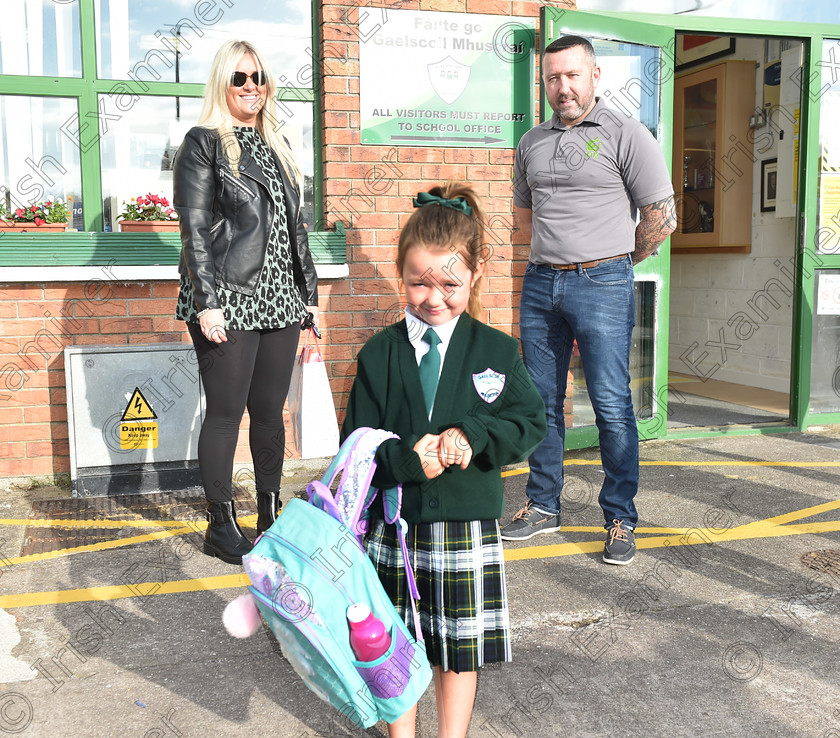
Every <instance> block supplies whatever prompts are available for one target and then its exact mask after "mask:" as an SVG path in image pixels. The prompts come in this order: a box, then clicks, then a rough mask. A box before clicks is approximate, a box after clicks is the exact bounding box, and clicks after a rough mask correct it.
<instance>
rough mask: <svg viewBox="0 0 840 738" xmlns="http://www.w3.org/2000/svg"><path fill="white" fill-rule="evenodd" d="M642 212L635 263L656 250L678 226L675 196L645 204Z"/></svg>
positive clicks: (634, 257) (634, 254)
mask: <svg viewBox="0 0 840 738" xmlns="http://www.w3.org/2000/svg"><path fill="white" fill-rule="evenodd" d="M640 212H641V219H640V221H639V225H637V226H636V250H635V251H634V252H633V254H632V256H633V263H634V264H638V263H639V262H640V261H642V259H646V258H647V257H648V256H650V255H651V254H652V253H653V252H654V251H656V249H658V248H659V247H660V246H661V245H662V242H663V241H664V240H665V239H666V238H668V236H670V235H671V234H672V233H673V232H674V230H675V229H676V227H677V208H676V206H675V205H674V198H673V196H671V197H666V198H665V199H664V200H660V201H659V202H655V203H652V204H651V205H645V206H643V207H642V208H641V209H640Z"/></svg>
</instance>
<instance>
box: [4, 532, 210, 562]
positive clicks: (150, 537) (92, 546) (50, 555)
mask: <svg viewBox="0 0 840 738" xmlns="http://www.w3.org/2000/svg"><path fill="white" fill-rule="evenodd" d="M194 532H195V529H194V528H192V527H191V526H185V525H183V524H182V525H181V527H180V528H175V529H173V530H164V531H160V532H159V533H147V534H146V535H142V536H131V537H130V538H118V539H117V540H115V541H100V542H99V543H87V544H85V545H84V546H74V547H73V548H63V549H59V550H57V551H44V552H43V553H37V554H29V555H28V556H16V557H15V558H12V559H2V563H3V565H4V566H11V565H12V564H27V563H30V562H33V561H45V560H47V559H57V558H61V557H62V556H67V555H69V554H77V553H85V552H87V551H107V550H108V549H111V548H122V547H123V546H128V545H130V544H133V543H148V542H149V541H158V540H160V539H162V538H171V537H172V536H176V535H181V534H182V533H194Z"/></svg>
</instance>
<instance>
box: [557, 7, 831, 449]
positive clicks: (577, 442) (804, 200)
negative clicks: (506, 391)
mask: <svg viewBox="0 0 840 738" xmlns="http://www.w3.org/2000/svg"><path fill="white" fill-rule="evenodd" d="M552 14H555V15H554V16H553V17H552ZM543 16H547V17H548V20H549V22H550V21H551V20H553V21H554V25H553V28H554V31H553V35H552V33H551V31H552V27H551V26H549V25H542V26H541V27H542V28H543V29H545V31H544V37H545V38H547V39H549V40H550V39H551V38H553V37H556V36H557V35H561V34H562V33H579V34H581V35H586V36H596V37H601V38H610V39H614V40H619V41H628V42H633V43H642V44H646V45H658V46H661V47H662V48H663V50H664V51H663V58H665V57H668V59H667V61H668V64H669V65H670V66H668V67H666V66H665V65H663V66H662V77H663V84H662V101H661V106H662V114H661V116H660V121H661V125H662V126H663V135H662V139H661V140H662V144H663V150H664V151H665V154H666V156H668V161H669V164H670V153H671V143H672V121H673V58H674V55H673V51H674V48H675V34H676V33H677V32H678V31H680V32H682V31H685V32H696V33H711V34H717V35H730V36H733V35H737V36H777V37H780V38H796V39H799V40H801V41H802V42H803V43H804V59H803V74H802V85H803V87H804V91H803V95H802V108H801V119H800V131H801V133H800V155H799V167H800V169H799V179H798V181H799V183H800V184H799V192H798V209H799V213H800V224H799V225H800V227H799V228H798V229H797V239H798V243H797V244H796V283H795V290H796V291H795V296H794V303H793V318H792V320H793V330H792V346H791V378H790V387H791V390H790V423H789V424H775V425H766V426H761V427H756V428H737V429H736V428H732V429H724V430H722V431H721V430H716V431H702V432H700V431H698V432H693V431H680V432H671V433H668V434H667V435H668V436H669V437H688V436H692V437H698V436H713V435H721V434H726V433H728V434H736V433H737V434H749V433H773V432H783V431H789V430H790V429H791V427H792V426H793V427H796V428H797V429H799V430H805V429H806V428H807V427H808V426H809V425H815V424H836V423H840V412H838V413H811V412H810V409H809V399H810V389H811V348H812V347H811V343H812V333H813V331H812V316H813V310H814V294H815V282H816V269H815V268H814V266H815V265H818V266H819V268H820V269H840V253H835V254H817V253H816V246H815V242H816V237H817V231H818V225H819V175H820V171H819V152H820V113H821V108H820V98H821V96H822V94H823V93H824V91H825V89H826V84H827V83H831V82H836V80H835V79H832V75H835V76H836V75H837V65H836V63H833V60H829V61H825V60H823V58H822V55H823V42H824V41H834V40H838V39H840V25H834V24H831V25H829V24H822V23H791V22H787V21H784V22H783V21H762V20H751V19H738V18H716V17H709V16H694V15H685V14H680V15H661V14H648V13H624V12H617V11H611V12H602V13H598V14H594V13H584V12H581V11H572V10H562V9H556V8H546V9H544V13H543ZM663 32H664V34H665V35H664V36H663V35H662V34H663ZM838 50H840V49H838ZM838 59H840V55H838ZM666 76H667V79H666ZM667 251H668V250H667V249H666V248H665V247H663V249H662V252H663V254H661V255H660V256H659V257H658V259H660V260H661V261H659V262H658V263H657V262H653V263H652V264H651V266H650V267H649V268H652V269H660V270H662V271H663V272H664V273H663V274H662V275H661V277H662V280H663V282H662V284H663V292H664V294H663V295H661V296H660V299H659V302H660V303H662V307H663V309H662V310H659V311H657V314H656V315H655V320H656V319H658V320H659V321H660V322H659V329H658V331H657V333H658V334H662V335H664V336H665V339H664V347H663V345H662V340H661V339H660V338H659V337H657V340H656V342H655V348H654V351H655V353H656V354H657V355H656V359H655V361H656V363H655V372H654V380H655V384H654V391H655V394H656V397H658V398H661V399H666V398H667V362H668V345H667V335H668V311H667V292H668V287H669V283H670V280H669V274H668V272H669V271H670V263H669V259H663V256H667V253H666V252H667ZM649 261H651V260H650V259H648V260H647V261H645V262H643V263H642V264H641V265H640V267H639V269H638V271H637V274H640V275H641V274H645V273H647V272H644V271H643V268H644V267H645V265H646V264H647V263H648V262H649ZM663 314H664V315H663ZM663 317H664V322H662V321H663ZM648 422H650V423H652V424H653V425H652V427H653V428H654V429H655V430H656V432H655V436H656V437H659V436H662V435H665V434H666V422H665V419H664V418H662V417H660V414H659V412H657V413H656V415H655V416H654V418H652V419H651V420H650V421H648ZM580 430H581V431H585V430H586V429H580ZM639 430H640V436H642V437H654V435H653V434H650V433H645V428H644V426H643V424H642V423H641V422H640V424H639ZM573 431H575V429H569V432H568V434H567V439H568V438H569V435H572V436H573V438H572V442H571V444H568V442H567V444H568V445H569V447H570V448H579V447H582V446H585V445H593V444H592V443H586V442H585V440H590V439H591V438H595V439H596V440H595V443H597V433H593V432H592V431H591V430H590V433H588V434H583V437H580V438H576V437H575V434H574V433H573Z"/></svg>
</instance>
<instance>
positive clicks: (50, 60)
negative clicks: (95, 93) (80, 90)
mask: <svg viewBox="0 0 840 738" xmlns="http://www.w3.org/2000/svg"><path fill="white" fill-rule="evenodd" d="M79 43H80V33H79V0H59V2H55V0H27V1H26V2H23V0H14V1H9V0H7V2H4V3H3V4H2V20H0V74H17V75H27V76H32V77H79V76H81V74H82V53H81V48H80V45H79Z"/></svg>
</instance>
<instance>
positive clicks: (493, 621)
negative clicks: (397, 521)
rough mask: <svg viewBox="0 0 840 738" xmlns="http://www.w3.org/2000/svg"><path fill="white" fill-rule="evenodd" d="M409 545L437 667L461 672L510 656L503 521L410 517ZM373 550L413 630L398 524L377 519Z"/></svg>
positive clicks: (431, 658)
mask: <svg viewBox="0 0 840 738" xmlns="http://www.w3.org/2000/svg"><path fill="white" fill-rule="evenodd" d="M406 543H407V545H408V551H409V554H410V556H411V563H412V567H413V568H414V577H415V579H416V580H417V589H418V590H419V592H420V600H419V602H418V603H417V609H418V611H419V613H420V628H421V629H422V631H423V638H424V639H425V641H426V653H427V655H428V657H429V662H430V663H431V665H432V666H440V667H442V668H443V670H444V671H454V672H462V671H477V670H478V667H479V666H481V665H482V664H489V663H493V662H497V661H510V660H511V645H510V617H509V614H508V604H507V589H506V587H505V565H504V554H503V551H502V541H501V538H500V537H499V524H498V522H497V521H496V520H473V521H470V522H465V523H464V522H449V521H442V522H436V523H418V524H411V523H409V525H408V535H407V536H406ZM367 551H368V556H370V558H371V560H372V561H373V563H374V565H375V566H376V570H377V573H378V574H379V579H380V581H381V582H382V586H383V587H384V588H385V591H386V592H387V593H388V596H389V597H390V598H391V601H392V602H393V603H394V605H395V607H396V608H397V612H399V613H400V615H401V616H402V617H403V618H404V619H405V622H406V624H407V625H408V627H409V630H411V631H412V632H413V630H414V618H413V616H412V613H411V601H410V598H409V594H408V585H407V583H406V578H405V568H404V566H403V555H402V550H401V549H400V543H399V539H398V538H397V535H396V526H394V525H387V524H386V523H385V522H384V521H382V520H377V521H376V522H375V523H374V525H373V529H372V531H371V533H370V535H369V537H368V540H367Z"/></svg>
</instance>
